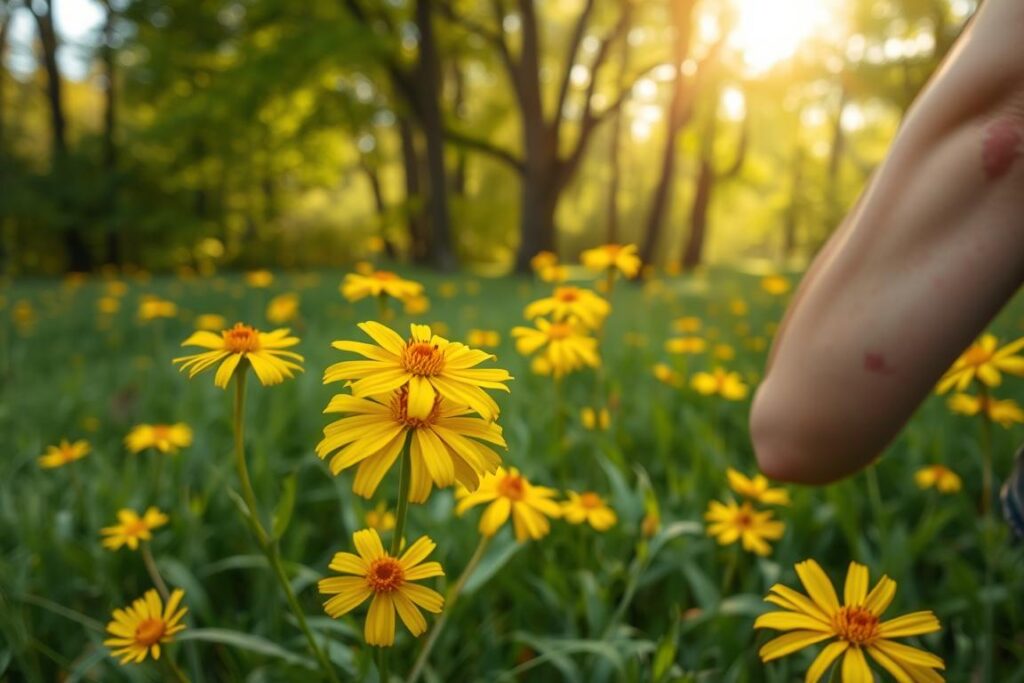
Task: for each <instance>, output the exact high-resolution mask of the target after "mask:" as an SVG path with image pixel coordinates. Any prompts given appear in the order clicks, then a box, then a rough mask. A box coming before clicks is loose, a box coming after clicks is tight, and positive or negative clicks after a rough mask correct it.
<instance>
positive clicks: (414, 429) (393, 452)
mask: <svg viewBox="0 0 1024 683" xmlns="http://www.w3.org/2000/svg"><path fill="white" fill-rule="evenodd" d="M431 403H432V405H431V409H430V410H429V411H428V412H427V415H426V416H424V417H413V416H411V415H410V414H409V388H408V387H401V388H399V389H396V390H394V391H393V392H391V394H390V395H387V396H372V397H367V398H360V397H357V396H350V395H349V394H338V395H336V396H335V397H334V398H332V399H331V402H330V403H329V404H328V405H327V408H326V409H325V410H324V412H325V413H352V414H353V415H350V416H348V417H343V418H341V419H340V420H337V421H335V422H332V423H331V424H329V425H327V426H326V427H325V428H324V438H323V440H322V441H321V442H320V443H319V444H317V447H316V454H317V455H318V456H320V458H321V459H325V458H327V457H328V456H331V460H330V468H331V473H332V474H338V473H339V472H341V471H342V470H344V469H347V468H349V467H352V466H353V465H359V468H358V469H357V470H356V477H355V481H354V482H353V484H352V490H353V491H354V492H355V493H356V494H357V495H360V496H363V497H364V498H369V497H370V496H372V495H373V493H374V491H376V490H377V486H378V485H379V484H380V482H381V479H383V478H384V475H385V474H386V473H387V471H388V470H389V469H390V468H391V466H392V465H393V464H394V463H395V460H397V459H398V456H399V455H400V454H401V452H402V448H403V446H404V445H405V443H406V438H407V435H410V434H411V436H408V438H410V439H411V444H410V456H411V458H412V471H411V473H410V474H411V480H410V486H409V500H410V501H412V502H414V503H422V502H424V501H425V500H426V499H427V497H429V496H430V492H431V490H432V488H433V486H435V485H436V486H438V487H439V488H444V487H446V486H452V485H454V484H455V482H456V481H458V482H459V483H461V484H462V485H463V486H465V487H467V488H469V489H473V490H475V489H476V488H477V486H479V484H480V476H481V475H483V474H486V473H489V472H494V470H496V469H497V468H498V465H500V464H501V456H499V455H498V454H497V453H495V452H494V450H492V449H491V448H490V447H488V446H485V445H484V444H483V443H480V441H485V442H487V443H491V444H494V445H497V446H501V447H502V448H504V447H505V439H504V438H503V437H502V436H501V427H499V426H498V425H497V424H496V423H494V422H491V421H490V420H485V419H481V418H479V417H473V416H470V415H469V409H468V408H464V407H463V406H461V405H459V404H457V403H453V402H452V401H450V400H448V399H447V398H444V397H443V396H440V395H437V394H435V395H434V396H433V397H432V398H431ZM332 454H333V456H332Z"/></svg>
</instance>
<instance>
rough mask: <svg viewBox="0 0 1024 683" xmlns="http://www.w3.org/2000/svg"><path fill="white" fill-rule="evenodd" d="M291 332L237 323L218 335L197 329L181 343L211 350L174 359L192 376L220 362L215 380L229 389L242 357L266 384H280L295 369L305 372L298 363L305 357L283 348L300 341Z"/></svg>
mask: <svg viewBox="0 0 1024 683" xmlns="http://www.w3.org/2000/svg"><path fill="white" fill-rule="evenodd" d="M289 331H290V330H288V329H286V328H282V329H280V330H274V331H273V332H260V331H259V330H257V329H255V328H253V327H249V326H248V325H243V324H242V323H235V326H234V327H232V328H231V329H227V330H224V331H223V332H221V333H220V336H219V337H218V336H217V335H216V334H214V333H213V332H208V331H205V330H201V331H199V332H194V333H193V334H192V336H190V337H189V338H188V339H186V340H185V341H183V342H181V345H182V346H201V347H204V348H207V349H211V350H210V351H203V352H202V353H197V354H193V355H191V356H182V357H181V358H175V359H174V360H173V361H172V362H174V363H181V368H180V370H181V371H182V372H184V371H185V370H188V371H189V373H188V376H189V379H191V378H193V377H195V376H196V375H197V374H199V373H200V372H203V371H204V370H208V369H210V368H211V367H213V366H214V365H216V364H217V363H220V367H219V368H217V374H216V375H215V376H214V378H213V383H214V384H215V385H217V386H218V387H220V388H222V389H227V386H228V382H230V381H231V376H232V374H234V372H235V368H237V367H239V365H240V364H241V363H242V361H243V360H244V361H246V362H247V363H248V364H249V365H251V366H252V369H253V371H254V372H255V373H256V377H257V378H259V380H260V384H262V385H263V386H267V385H271V384H280V383H281V382H283V381H284V380H285V379H291V378H292V377H294V376H295V375H294V371H299V372H302V366H301V365H299V364H298V363H301V362H302V361H303V358H302V356H300V355H299V354H297V353H293V352H291V351H285V350H284V349H286V348H288V347H291V346H295V345H296V344H298V343H299V339H298V337H289V336H288V332H289ZM222 361H223V362H222ZM242 367H245V366H244V365H242Z"/></svg>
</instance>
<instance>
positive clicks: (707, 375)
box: [690, 368, 749, 401]
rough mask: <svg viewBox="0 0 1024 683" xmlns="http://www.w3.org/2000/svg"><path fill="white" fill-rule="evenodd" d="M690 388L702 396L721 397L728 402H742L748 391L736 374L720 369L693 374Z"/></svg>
mask: <svg viewBox="0 0 1024 683" xmlns="http://www.w3.org/2000/svg"><path fill="white" fill-rule="evenodd" d="M690 386H692V387H693V389H694V391H696V392H697V393H698V394H701V395H703V396H721V397H722V398H724V399H727V400H729V401H742V400H743V399H744V398H746V397H747V391H748V390H749V387H747V385H746V384H744V383H743V380H742V379H741V378H740V374H739V373H738V372H726V371H725V370H723V369H722V368H715V369H714V370H713V371H712V372H697V373H694V375H693V379H692V380H690Z"/></svg>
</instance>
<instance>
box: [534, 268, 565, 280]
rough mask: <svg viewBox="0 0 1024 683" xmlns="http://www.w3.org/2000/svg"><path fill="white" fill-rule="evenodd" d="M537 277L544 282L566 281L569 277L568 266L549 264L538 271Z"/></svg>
mask: <svg viewBox="0 0 1024 683" xmlns="http://www.w3.org/2000/svg"><path fill="white" fill-rule="evenodd" d="M537 277H539V278H540V279H541V280H543V281H544V282H565V281H566V280H568V279H569V268H568V267H567V266H558V265H555V266H548V267H546V268H541V269H540V270H538V271H537Z"/></svg>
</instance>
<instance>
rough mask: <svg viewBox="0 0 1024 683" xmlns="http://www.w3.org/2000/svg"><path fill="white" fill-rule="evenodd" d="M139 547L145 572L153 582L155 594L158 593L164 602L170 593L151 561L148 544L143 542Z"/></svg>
mask: <svg viewBox="0 0 1024 683" xmlns="http://www.w3.org/2000/svg"><path fill="white" fill-rule="evenodd" d="M141 545H142V561H143V563H144V564H145V565H146V571H147V572H149V578H150V579H152V580H153V585H154V586H156V590H157V592H159V593H160V597H161V598H163V599H164V602H166V601H167V599H168V598H169V597H170V595H171V592H170V591H169V590H167V584H166V583H164V579H163V577H162V576H160V570H159V569H157V566H156V560H154V559H153V553H152V551H151V550H150V549H149V543H146V542H145V541H143V542H142V544H141Z"/></svg>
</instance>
